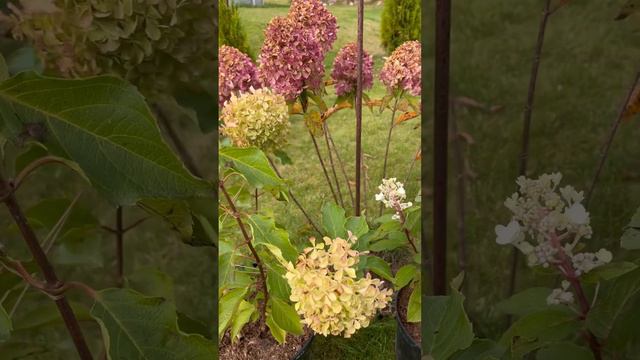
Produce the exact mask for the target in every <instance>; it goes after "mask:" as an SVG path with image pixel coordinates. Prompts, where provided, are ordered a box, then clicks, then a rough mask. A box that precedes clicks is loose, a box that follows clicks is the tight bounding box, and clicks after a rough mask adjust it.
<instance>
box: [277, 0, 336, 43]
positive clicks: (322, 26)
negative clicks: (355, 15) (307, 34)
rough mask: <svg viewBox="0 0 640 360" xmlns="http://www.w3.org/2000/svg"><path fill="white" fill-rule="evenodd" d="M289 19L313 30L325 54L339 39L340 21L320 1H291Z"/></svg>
mask: <svg viewBox="0 0 640 360" xmlns="http://www.w3.org/2000/svg"><path fill="white" fill-rule="evenodd" d="M289 18H291V19H292V20H293V21H295V22H296V23H298V24H300V25H301V26H303V27H304V28H307V29H313V32H314V34H315V36H316V39H317V40H318V41H319V42H320V45H321V46H322V51H323V52H324V53H326V52H327V51H329V50H330V49H331V46H332V45H333V42H334V41H336V38H337V37H338V35H337V33H338V21H337V20H336V17H335V16H333V14H332V13H331V12H329V9H327V5H325V4H324V3H322V1H320V0H291V7H290V8H289Z"/></svg>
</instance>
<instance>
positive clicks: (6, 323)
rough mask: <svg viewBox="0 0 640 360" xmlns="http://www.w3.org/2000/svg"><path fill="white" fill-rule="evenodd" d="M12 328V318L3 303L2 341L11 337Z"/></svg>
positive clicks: (0, 323) (0, 306)
mask: <svg viewBox="0 0 640 360" xmlns="http://www.w3.org/2000/svg"><path fill="white" fill-rule="evenodd" d="M12 330H13V327H12V325H11V318H10V317H9V314H7V311H6V310H5V309H4V307H2V304H0V343H1V342H4V341H6V340H8V339H9V337H11V331H12Z"/></svg>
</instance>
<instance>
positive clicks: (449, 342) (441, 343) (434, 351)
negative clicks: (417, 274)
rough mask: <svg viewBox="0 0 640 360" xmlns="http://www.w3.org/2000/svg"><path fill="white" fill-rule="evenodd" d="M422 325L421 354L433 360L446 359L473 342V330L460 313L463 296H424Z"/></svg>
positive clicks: (458, 294)
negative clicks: (422, 352)
mask: <svg viewBox="0 0 640 360" xmlns="http://www.w3.org/2000/svg"><path fill="white" fill-rule="evenodd" d="M425 299H426V304H425V309H426V310H427V313H426V314H424V318H425V321H424V323H423V324H422V327H423V332H422V337H423V340H422V342H423V344H426V348H425V349H424V353H425V354H429V355H431V356H432V357H433V358H434V359H448V358H449V357H450V356H451V355H453V354H454V353H455V352H456V351H458V350H461V349H465V348H467V347H468V346H470V345H471V343H472V342H473V337H474V335H473V329H472V325H471V322H470V321H469V318H468V317H467V314H466V313H465V311H464V296H463V295H462V294H461V293H460V292H459V291H457V290H456V289H452V291H451V295H448V296H427V297H426V298H425Z"/></svg>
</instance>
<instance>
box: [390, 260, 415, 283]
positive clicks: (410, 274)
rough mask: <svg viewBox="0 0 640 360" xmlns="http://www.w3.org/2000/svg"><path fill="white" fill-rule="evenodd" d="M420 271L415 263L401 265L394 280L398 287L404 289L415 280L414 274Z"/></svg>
mask: <svg viewBox="0 0 640 360" xmlns="http://www.w3.org/2000/svg"><path fill="white" fill-rule="evenodd" d="M417 272H418V269H417V268H416V266H415V265H413V264H408V265H405V266H403V267H401V268H400V269H399V270H398V271H397V272H396V277H395V281H394V282H393V283H394V285H395V287H396V289H402V288H403V287H405V286H407V284H409V283H410V282H411V280H413V278H414V276H415V275H416V273H417Z"/></svg>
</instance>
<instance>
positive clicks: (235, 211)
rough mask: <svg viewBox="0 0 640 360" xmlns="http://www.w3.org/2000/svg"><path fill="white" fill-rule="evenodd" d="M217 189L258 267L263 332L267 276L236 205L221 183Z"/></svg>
mask: <svg viewBox="0 0 640 360" xmlns="http://www.w3.org/2000/svg"><path fill="white" fill-rule="evenodd" d="M219 187H220V190H222V193H223V194H224V197H225V198H226V199H227V202H228V203H229V207H231V211H232V212H233V214H232V216H233V217H234V218H235V219H236V222H237V223H238V226H239V227H240V231H241V232H242V236H243V237H244V240H245V242H246V244H247V246H248V247H249V250H250V251H251V254H252V255H253V257H254V258H255V261H256V264H257V265H258V270H260V283H261V286H262V291H263V292H264V301H263V302H262V304H260V324H261V325H260V328H261V329H262V330H264V326H265V321H266V319H267V317H266V313H267V302H268V301H269V290H268V289H267V275H266V274H265V272H264V266H263V264H262V261H261V260H260V256H258V252H257V251H256V249H255V248H254V247H253V244H252V243H251V235H249V233H248V232H247V229H246V228H245V226H244V223H243V222H242V219H240V213H239V212H238V209H237V208H236V205H235V203H234V202H233V199H231V196H229V193H228V192H227V189H226V188H225V187H224V182H223V181H220V182H219Z"/></svg>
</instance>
